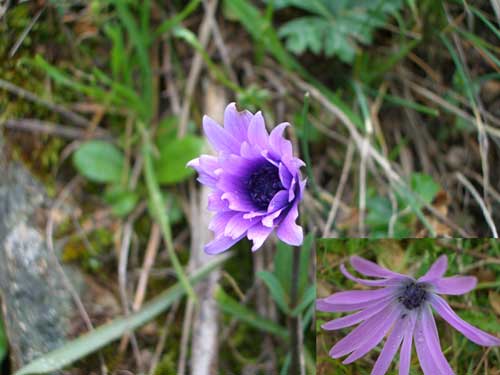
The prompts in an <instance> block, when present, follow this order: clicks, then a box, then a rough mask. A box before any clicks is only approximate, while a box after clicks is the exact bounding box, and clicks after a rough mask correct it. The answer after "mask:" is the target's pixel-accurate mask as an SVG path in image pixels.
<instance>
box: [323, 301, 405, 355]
mask: <svg viewBox="0 0 500 375" xmlns="http://www.w3.org/2000/svg"><path fill="white" fill-rule="evenodd" d="M395 311H396V308H395V306H394V305H388V306H386V307H385V308H384V309H383V310H382V311H380V312H379V313H377V314H375V315H373V316H372V317H371V318H369V319H367V320H365V321H364V322H363V323H361V324H360V325H359V326H357V327H356V328H355V329H354V330H353V331H352V332H351V333H349V334H348V335H347V336H345V337H344V338H343V339H342V340H340V341H339V342H338V343H336V344H335V345H334V346H333V348H332V349H331V350H330V353H329V354H330V357H332V358H339V357H342V356H344V355H346V354H348V353H351V352H353V351H355V350H356V349H357V348H358V347H359V346H360V345H361V344H362V343H364V340H365V339H366V338H367V333H368V332H374V331H375V330H377V329H378V328H379V327H382V326H383V325H384V323H385V322H386V321H387V320H388V318H389V317H392V314H393V313H394V312H395Z"/></svg>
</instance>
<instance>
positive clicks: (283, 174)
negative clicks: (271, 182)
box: [278, 163, 293, 189]
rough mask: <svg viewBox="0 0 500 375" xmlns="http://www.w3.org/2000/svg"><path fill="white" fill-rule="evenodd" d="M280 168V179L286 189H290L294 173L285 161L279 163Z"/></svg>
mask: <svg viewBox="0 0 500 375" xmlns="http://www.w3.org/2000/svg"><path fill="white" fill-rule="evenodd" d="M278 169H279V175H280V181H281V183H282V184H283V187H284V188H285V189H289V188H290V184H291V183H292V178H293V176H292V174H291V173H290V171H289V170H288V168H287V167H286V165H285V164H283V163H280V164H279V167H278Z"/></svg>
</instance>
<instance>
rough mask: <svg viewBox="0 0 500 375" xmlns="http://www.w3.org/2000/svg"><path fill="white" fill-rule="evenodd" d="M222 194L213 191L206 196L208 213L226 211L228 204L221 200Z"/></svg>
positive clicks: (218, 191)
mask: <svg viewBox="0 0 500 375" xmlns="http://www.w3.org/2000/svg"><path fill="white" fill-rule="evenodd" d="M223 194H224V192H222V191H220V190H215V191H213V192H212V193H210V195H209V196H208V206H207V208H208V209H209V210H210V211H228V210H229V202H228V201H227V200H224V199H222V195H223Z"/></svg>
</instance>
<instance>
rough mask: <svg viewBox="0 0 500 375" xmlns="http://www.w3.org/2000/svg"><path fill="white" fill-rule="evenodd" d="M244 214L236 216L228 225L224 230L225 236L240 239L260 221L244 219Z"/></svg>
mask: <svg viewBox="0 0 500 375" xmlns="http://www.w3.org/2000/svg"><path fill="white" fill-rule="evenodd" d="M243 215H244V213H242V212H239V213H237V214H236V215H234V216H233V217H232V218H231V219H230V220H229V221H228V222H227V224H226V227H225V229H224V236H228V237H231V238H238V237H240V236H241V235H243V234H245V233H246V231H247V230H248V228H250V227H251V226H252V225H254V224H255V223H256V222H257V221H258V220H259V219H258V218H254V219H244V218H243Z"/></svg>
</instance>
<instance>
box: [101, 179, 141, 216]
mask: <svg viewBox="0 0 500 375" xmlns="http://www.w3.org/2000/svg"><path fill="white" fill-rule="evenodd" d="M104 200H105V201H106V203H108V204H109V205H110V206H111V210H112V211H113V213H114V214H115V215H116V216H125V215H127V214H129V213H130V212H132V210H133V209H134V208H135V206H136V205H137V201H138V200H139V196H138V195H137V193H135V192H133V191H129V190H126V189H123V188H122V187H121V186H120V185H114V186H112V187H111V188H110V189H109V190H107V191H106V193H105V194H104Z"/></svg>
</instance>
